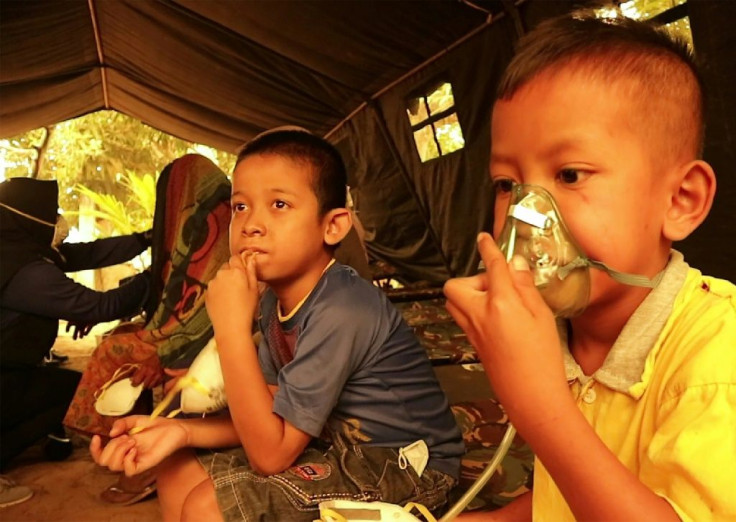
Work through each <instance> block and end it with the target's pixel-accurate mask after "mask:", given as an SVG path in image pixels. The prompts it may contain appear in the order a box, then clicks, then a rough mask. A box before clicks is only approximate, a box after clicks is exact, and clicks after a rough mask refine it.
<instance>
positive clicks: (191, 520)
mask: <svg viewBox="0 0 736 522" xmlns="http://www.w3.org/2000/svg"><path fill="white" fill-rule="evenodd" d="M181 520H182V522H200V521H202V520H207V521H208V522H210V521H211V522H220V521H222V520H223V519H222V515H221V514H220V508H219V507H218V505H217V496H216V495H215V487H214V485H213V484H212V480H211V479H209V478H207V479H206V480H203V481H202V482H200V483H199V485H197V486H196V487H195V488H194V489H192V491H190V492H189V495H187V498H186V499H185V500H184V506H183V508H182V511H181Z"/></svg>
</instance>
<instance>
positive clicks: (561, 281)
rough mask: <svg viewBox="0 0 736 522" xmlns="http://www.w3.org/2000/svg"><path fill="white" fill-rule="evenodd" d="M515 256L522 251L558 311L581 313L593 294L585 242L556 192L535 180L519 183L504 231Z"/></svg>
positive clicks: (505, 248) (507, 251)
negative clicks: (561, 207)
mask: <svg viewBox="0 0 736 522" xmlns="http://www.w3.org/2000/svg"><path fill="white" fill-rule="evenodd" d="M498 245H499V248H500V249H501V252H503V254H504V255H505V256H506V260H507V261H510V260H511V258H512V257H513V256H521V257H522V258H524V259H525V260H526V262H527V263H528V264H529V268H530V269H531V272H532V275H533V276H534V284H535V285H536V286H537V289H538V290H539V292H540V293H541V294H542V298H543V299H544V301H545V302H546V303H547V305H548V306H549V307H550V308H551V309H552V312H554V314H555V315H556V316H558V317H573V316H575V315H578V314H580V313H581V312H582V311H583V310H584V309H585V307H586V306H587V304H588V298H589V296H590V272H589V270H588V264H587V263H584V262H581V260H585V259H586V258H585V255H584V254H583V252H582V250H581V249H580V247H579V246H578V245H577V243H576V242H575V240H574V239H573V237H572V234H570V231H569V230H568V229H567V226H565V223H564V221H563V220H562V215H561V213H560V211H559V209H558V208H557V204H556V203H555V200H554V198H553V197H552V195H551V194H550V193H549V192H547V191H546V190H545V189H543V188H542V187H538V186H535V185H514V187H513V189H512V190H511V197H510V201H509V208H508V210H507V212H506V221H505V223H504V226H503V229H502V230H501V234H500V235H499V237H498Z"/></svg>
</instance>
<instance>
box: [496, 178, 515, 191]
mask: <svg viewBox="0 0 736 522" xmlns="http://www.w3.org/2000/svg"><path fill="white" fill-rule="evenodd" d="M513 188H514V182H513V181H512V180H510V179H508V178H498V179H494V180H493V191H494V192H495V193H496V194H508V193H509V192H511V190H512V189H513Z"/></svg>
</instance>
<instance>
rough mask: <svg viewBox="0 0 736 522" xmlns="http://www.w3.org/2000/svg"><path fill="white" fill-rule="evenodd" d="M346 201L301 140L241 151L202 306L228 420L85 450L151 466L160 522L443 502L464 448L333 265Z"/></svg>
mask: <svg viewBox="0 0 736 522" xmlns="http://www.w3.org/2000/svg"><path fill="white" fill-rule="evenodd" d="M345 187H346V174H345V167H344V165H343V163H342V159H341V158H340V156H339V154H338V152H337V151H336V150H335V149H334V148H333V147H332V146H331V145H329V144H328V143H327V142H326V141H324V140H322V139H321V138H318V137H315V136H313V135H311V134H309V133H308V132H305V131H303V130H294V129H276V130H273V131H270V132H267V133H264V134H262V135H260V136H259V137H257V138H255V139H254V140H252V141H251V142H249V143H248V144H247V145H246V146H245V147H244V148H243V150H242V151H241V152H240V154H239V156H238V162H237V164H236V167H235V171H234V173H233V192H232V199H231V203H232V220H231V224H230V252H231V254H232V257H231V258H230V260H229V262H228V263H226V264H225V265H224V266H223V267H222V269H221V270H220V271H219V273H218V274H217V276H216V277H215V278H214V279H213V280H212V282H211V283H210V285H209V288H208V290H207V298H206V299H207V311H208V314H209V316H210V318H211V319H212V323H213V326H214V330H215V339H216V341H217V345H218V351H219V355H220V363H221V366H222V370H223V376H224V379H225V389H226V393H227V396H228V397H229V413H230V415H229V416H226V417H225V416H223V417H210V418H205V419H193V420H169V419H163V420H161V419H157V420H156V421H154V422H153V423H151V422H150V421H149V420H148V419H147V418H145V417H128V418H126V419H123V420H121V421H118V423H117V424H116V425H115V427H114V428H113V430H112V432H111V436H112V437H115V438H114V439H113V440H112V441H111V442H110V443H109V444H108V445H107V446H106V447H105V448H104V449H102V448H101V444H100V441H99V440H98V439H95V440H93V443H92V445H91V451H92V454H93V456H94V458H95V460H96V461H97V462H98V463H99V464H102V465H105V466H108V467H110V468H111V469H115V470H125V472H126V473H127V474H128V475H132V474H136V473H140V472H142V471H144V470H145V469H148V468H151V467H152V466H155V465H159V468H158V491H159V499H160V502H161V507H162V512H163V515H164V520H170V519H171V520H174V519H176V520H179V519H181V518H182V517H191V518H194V519H207V520H215V518H214V517H215V516H216V515H215V514H216V513H217V512H218V507H219V512H221V514H222V516H223V518H224V519H226V520H243V519H247V520H252V519H260V518H259V517H267V518H269V519H275V520H305V521H312V520H314V519H315V518H317V517H318V504H319V502H321V501H324V500H330V499H343V500H345V499H347V500H363V501H372V500H378V501H383V502H390V503H394V504H402V505H403V504H406V503H408V502H418V503H421V504H424V505H425V506H427V507H428V508H429V509H432V510H434V509H437V508H440V507H442V506H443V505H444V504H445V503H446V502H447V495H448V492H449V491H450V489H451V488H452V487H453V486H454V484H455V483H456V482H457V479H458V475H459V469H460V456H461V454H462V453H463V444H462V439H461V434H460V431H459V429H458V427H457V425H456V424H455V421H454V418H453V416H452V413H451V412H450V409H449V406H448V403H447V399H446V397H445V396H444V394H443V392H442V390H441V389H440V387H439V384H438V382H437V380H436V378H435V376H434V374H433V372H432V368H431V365H430V362H429V360H428V358H427V356H426V354H425V353H424V350H423V349H422V348H421V346H420V345H419V343H418V342H417V340H416V338H415V337H414V336H413V334H412V332H411V330H410V329H409V327H408V326H407V325H406V323H405V322H404V321H403V320H402V318H401V316H400V314H399V312H398V311H397V310H396V309H395V308H394V307H393V306H392V305H391V303H390V302H389V301H388V300H387V298H386V297H385V295H384V294H383V293H382V292H381V291H380V290H379V289H378V288H376V287H374V286H373V285H371V284H370V283H368V282H366V281H365V280H363V279H361V278H360V277H359V276H358V275H357V273H356V272H355V271H354V270H353V269H351V268H349V267H347V266H344V265H341V264H339V263H336V262H335V261H334V259H333V253H334V249H335V247H336V246H337V245H338V244H339V242H340V241H341V240H342V239H343V238H344V237H345V235H346V234H347V232H348V231H349V229H350V227H351V217H350V212H349V211H348V210H347V209H346V208H345V194H346V190H345ZM259 282H265V283H266V284H267V285H268V289H267V291H266V293H265V294H264V295H263V297H262V299H261V303H260V316H259V318H258V320H259V322H260V326H261V331H262V332H263V341H262V342H261V345H260V347H259V348H258V350H256V347H255V346H254V344H253V341H252V337H251V332H250V328H251V324H252V320H253V318H254V317H255V311H256V307H257V306H258V301H259V297H258V283H259ZM234 318H237V319H234ZM138 425H141V426H146V429H145V430H143V431H142V432H140V433H138V434H136V435H133V436H130V435H127V434H126V433H127V432H128V430H130V429H131V428H133V427H134V426H138ZM233 446H238V447H237V448H236V449H234V450H226V451H225V452H214V453H213V452H206V453H207V454H205V452H200V453H199V455H198V456H197V455H196V454H195V452H194V451H193V450H192V449H191V448H223V447H233ZM198 457H199V460H198ZM159 463H160V464H159Z"/></svg>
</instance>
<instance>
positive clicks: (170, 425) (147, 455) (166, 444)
mask: <svg viewBox="0 0 736 522" xmlns="http://www.w3.org/2000/svg"><path fill="white" fill-rule="evenodd" d="M135 427H144V428H145V429H143V431H140V432H138V433H136V434H135V435H128V432H129V431H130V430H131V429H132V428H135ZM110 437H112V439H111V440H110V442H108V443H107V445H106V446H105V447H104V448H103V447H102V441H101V439H100V437H99V436H98V435H95V436H94V437H92V442H91V443H90V445H89V450H90V453H91V454H92V458H93V459H94V461H95V462H96V463H97V464H99V465H100V466H105V467H107V468H109V469H110V470H112V471H124V472H125V474H126V475H127V476H132V475H137V474H138V473H142V472H143V471H146V470H147V469H151V468H152V467H154V466H155V465H156V464H158V463H160V462H161V461H163V460H164V459H165V458H166V457H168V456H169V455H171V454H173V453H174V452H175V451H177V450H179V449H181V448H183V447H185V446H186V445H187V440H188V434H187V432H186V430H185V428H184V426H183V424H182V423H181V422H179V421H177V420H174V419H162V418H157V419H154V420H151V419H150V418H149V417H146V416H140V415H136V416H130V417H125V418H123V419H119V420H117V421H116V422H115V424H114V425H113V427H112V430H110Z"/></svg>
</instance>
